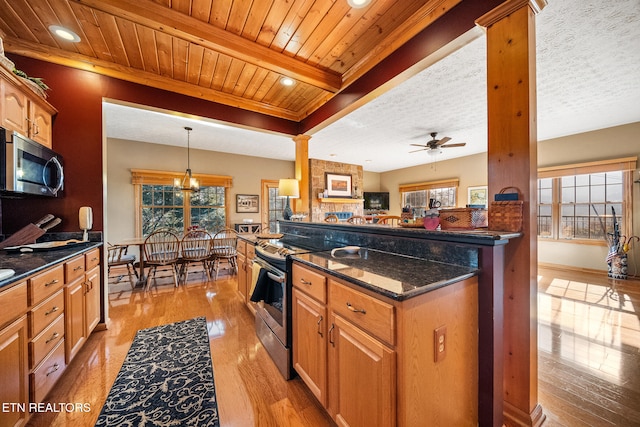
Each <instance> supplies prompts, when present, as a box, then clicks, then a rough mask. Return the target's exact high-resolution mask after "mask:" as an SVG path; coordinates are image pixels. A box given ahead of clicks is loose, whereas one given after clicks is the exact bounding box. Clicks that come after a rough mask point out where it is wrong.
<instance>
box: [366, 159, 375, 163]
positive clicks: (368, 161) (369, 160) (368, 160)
mask: <svg viewBox="0 0 640 427" xmlns="http://www.w3.org/2000/svg"><path fill="white" fill-rule="evenodd" d="M371 162H373V160H371V159H367V160H365V163H371Z"/></svg>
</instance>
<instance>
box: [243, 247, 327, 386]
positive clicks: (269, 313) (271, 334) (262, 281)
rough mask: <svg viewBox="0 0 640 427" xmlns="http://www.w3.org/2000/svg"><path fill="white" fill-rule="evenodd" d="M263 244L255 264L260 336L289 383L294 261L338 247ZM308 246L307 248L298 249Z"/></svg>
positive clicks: (258, 332)
mask: <svg viewBox="0 0 640 427" xmlns="http://www.w3.org/2000/svg"><path fill="white" fill-rule="evenodd" d="M295 243H296V244H293V243H290V242H287V241H286V239H285V240H263V241H260V243H259V244H258V245H257V246H256V258H255V259H254V263H257V264H258V265H259V266H260V273H259V274H258V276H257V277H256V283H254V284H253V285H254V291H253V293H252V294H251V301H253V302H256V303H257V304H256V334H257V335H258V338H259V339H260V341H261V342H262V344H263V345H264V347H265V349H266V350H267V352H268V353H269V355H270V356H271V358H272V359H273V361H274V363H275V364H276V366H277V367H278V370H279V371H280V372H281V373H282V375H283V376H284V377H285V379H290V378H292V377H293V376H294V371H293V367H292V361H291V344H292V342H291V306H290V301H291V289H292V285H291V278H290V277H289V275H288V274H287V272H290V271H291V257H290V255H293V254H301V253H308V252H318V251H322V250H327V249H331V248H333V247H335V246H331V245H326V244H324V243H321V244H318V243H317V242H311V241H302V242H301V241H299V240H295ZM300 244H305V245H306V246H304V247H303V246H297V245H300Z"/></svg>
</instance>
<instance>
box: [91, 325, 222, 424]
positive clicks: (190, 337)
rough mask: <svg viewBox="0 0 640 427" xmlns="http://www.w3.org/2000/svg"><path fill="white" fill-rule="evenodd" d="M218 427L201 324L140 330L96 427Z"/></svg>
mask: <svg viewBox="0 0 640 427" xmlns="http://www.w3.org/2000/svg"><path fill="white" fill-rule="evenodd" d="M219 425H220V420H219V419H218V405H217V403H216V394H215V386H214V382H213V367H212V365H211V350H210V348H209V335H208V333H207V323H206V320H205V318H204V317H198V318H195V319H191V320H185V321H183V322H176V323H171V324H168V325H162V326H156V327H153V328H149V329H141V330H139V331H138V332H137V333H136V336H135V338H134V340H133V343H132V344H131V348H130V349H129V352H128V353H127V357H126V358H125V360H124V363H123V365H122V368H121V369H120V372H119V373H118V376H117V377H116V380H115V382H114V384H113V387H112V388H111V391H110V392H109V396H107V401H106V402H105V404H104V406H103V407H102V411H101V412H100V416H99V417H98V421H97V423H96V426H110V427H111V426H147V427H150V426H197V427H200V426H210V427H218V426H219Z"/></svg>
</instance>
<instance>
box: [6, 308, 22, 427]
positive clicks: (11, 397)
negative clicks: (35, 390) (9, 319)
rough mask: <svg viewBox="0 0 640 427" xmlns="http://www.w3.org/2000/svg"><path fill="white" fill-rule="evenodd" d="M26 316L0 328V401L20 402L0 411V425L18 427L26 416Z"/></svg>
mask: <svg viewBox="0 0 640 427" xmlns="http://www.w3.org/2000/svg"><path fill="white" fill-rule="evenodd" d="M28 340H29V338H28V336H27V316H22V317H20V318H19V319H18V320H16V321H15V322H13V323H11V324H10V325H8V326H6V327H5V328H3V329H0V384H2V386H1V387H0V402H2V403H11V404H14V405H22V406H23V407H22V408H20V407H14V408H9V409H11V410H8V411H0V425H1V426H11V427H15V426H21V425H24V424H25V423H26V421H27V418H28V414H29V412H28V407H27V405H28V404H29V376H28V375H29V371H28V367H27V362H28V360H27V341H28Z"/></svg>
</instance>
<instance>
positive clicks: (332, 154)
mask: <svg viewBox="0 0 640 427" xmlns="http://www.w3.org/2000/svg"><path fill="white" fill-rule="evenodd" d="M336 156H337V154H336V153H331V154H329V157H336Z"/></svg>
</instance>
